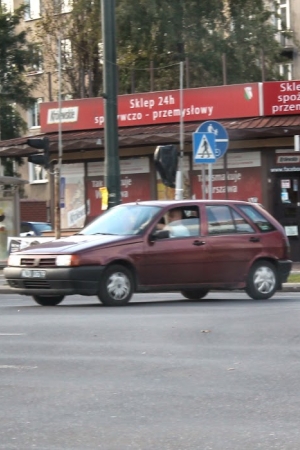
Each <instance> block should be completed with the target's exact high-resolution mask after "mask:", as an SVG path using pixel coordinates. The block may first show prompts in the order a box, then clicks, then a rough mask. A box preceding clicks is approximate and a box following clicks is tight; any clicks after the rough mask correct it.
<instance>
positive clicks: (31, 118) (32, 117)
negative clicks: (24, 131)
mask: <svg viewBox="0 0 300 450" xmlns="http://www.w3.org/2000/svg"><path fill="white" fill-rule="evenodd" d="M43 100H44V99H43V98H41V97H40V98H37V99H36V100H35V102H34V104H33V105H32V107H31V108H30V109H29V111H28V128H32V127H39V126H40V125H41V124H40V103H42V102H43Z"/></svg>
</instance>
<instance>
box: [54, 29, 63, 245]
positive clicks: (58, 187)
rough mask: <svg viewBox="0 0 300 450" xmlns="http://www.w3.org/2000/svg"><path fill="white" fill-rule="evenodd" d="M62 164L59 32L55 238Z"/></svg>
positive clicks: (58, 229)
mask: <svg viewBox="0 0 300 450" xmlns="http://www.w3.org/2000/svg"><path fill="white" fill-rule="evenodd" d="M61 165H62V123H61V34H60V31H59V37H58V164H57V166H56V168H55V173H54V197H55V218H54V219H55V220H54V222H55V227H54V228H55V238H56V239H59V238H60V236H61V232H60V229H61V217H60V175H61Z"/></svg>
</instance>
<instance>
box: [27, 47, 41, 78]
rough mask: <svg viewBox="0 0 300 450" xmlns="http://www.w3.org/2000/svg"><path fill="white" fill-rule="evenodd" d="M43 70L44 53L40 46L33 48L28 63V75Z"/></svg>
mask: <svg viewBox="0 0 300 450" xmlns="http://www.w3.org/2000/svg"><path fill="white" fill-rule="evenodd" d="M41 72H43V54H42V51H41V49H40V48H37V47H33V48H32V49H31V61H30V64H28V75H32V74H36V73H41Z"/></svg>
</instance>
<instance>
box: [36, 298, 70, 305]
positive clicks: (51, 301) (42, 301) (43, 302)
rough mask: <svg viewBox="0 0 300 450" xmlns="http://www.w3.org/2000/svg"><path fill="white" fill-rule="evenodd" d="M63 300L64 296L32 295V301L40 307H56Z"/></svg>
mask: <svg viewBox="0 0 300 450" xmlns="http://www.w3.org/2000/svg"><path fill="white" fill-rule="evenodd" d="M63 299H64V295H50V296H46V295H34V296H33V300H34V301H35V302H36V303H38V304H39V305H41V306H56V305H58V304H59V303H61V302H62V301H63Z"/></svg>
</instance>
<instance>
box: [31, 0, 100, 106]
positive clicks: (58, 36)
mask: <svg viewBox="0 0 300 450" xmlns="http://www.w3.org/2000/svg"><path fill="white" fill-rule="evenodd" d="M68 5H69V3H68V2H66V1H65V0H57V1H55V2H53V0H45V1H44V2H43V14H42V17H41V19H40V20H39V21H38V23H37V27H36V30H35V39H36V42H37V43H38V44H40V45H42V46H43V49H44V52H43V53H44V55H45V64H46V65H47V67H48V68H49V70H50V72H52V73H53V74H54V75H55V76H57V74H58V72H57V69H58V68H59V52H58V42H61V52H60V55H61V60H60V62H61V64H60V66H61V70H62V93H63V94H69V95H71V96H72V97H73V98H82V97H96V96H98V95H99V93H100V91H101V89H102V65H101V57H100V56H101V52H100V44H101V26H100V1H99V0H97V1H94V0H73V1H72V2H71V6H72V8H70V9H68ZM64 11H67V12H66V13H64ZM62 12H63V13H62ZM56 81H58V80H57V79H56ZM54 84H55V83H54ZM56 84H57V83H56Z"/></svg>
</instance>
